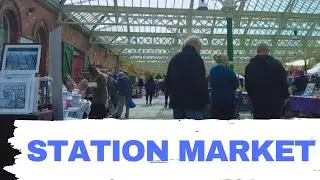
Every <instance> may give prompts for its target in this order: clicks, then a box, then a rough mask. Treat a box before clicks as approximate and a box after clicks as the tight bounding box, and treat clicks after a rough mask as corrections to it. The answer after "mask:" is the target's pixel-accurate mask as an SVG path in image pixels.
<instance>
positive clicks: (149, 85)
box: [145, 75, 156, 105]
mask: <svg viewBox="0 0 320 180" xmlns="http://www.w3.org/2000/svg"><path fill="white" fill-rule="evenodd" d="M145 89H146V104H147V105H148V102H149V104H150V105H151V104H152V97H153V95H154V93H155V90H156V83H155V81H154V79H153V76H152V75H149V76H148V79H147V81H146V84H145ZM148 100H149V101H148Z"/></svg>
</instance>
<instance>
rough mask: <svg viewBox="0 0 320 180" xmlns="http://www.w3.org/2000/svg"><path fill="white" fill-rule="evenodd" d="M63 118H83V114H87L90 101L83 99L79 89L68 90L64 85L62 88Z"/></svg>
mask: <svg viewBox="0 0 320 180" xmlns="http://www.w3.org/2000/svg"><path fill="white" fill-rule="evenodd" d="M62 102H63V119H64V120H69V119H70V118H72V119H79V120H80V119H83V117H84V114H85V113H86V114H87V115H89V113H90V107H91V102H90V101H88V100H85V99H83V96H82V95H81V92H80V90H79V89H72V91H71V92H70V90H69V91H68V89H67V88H66V87H63V88H62Z"/></svg>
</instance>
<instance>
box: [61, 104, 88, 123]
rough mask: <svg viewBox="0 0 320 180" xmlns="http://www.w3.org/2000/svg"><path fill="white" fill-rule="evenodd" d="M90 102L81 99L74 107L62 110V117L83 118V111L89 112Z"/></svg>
mask: <svg viewBox="0 0 320 180" xmlns="http://www.w3.org/2000/svg"><path fill="white" fill-rule="evenodd" d="M90 106H91V102H90V101H86V100H83V101H82V102H80V103H79V105H78V106H76V107H69V108H68V109H65V110H63V117H64V119H70V117H71V118H76V119H83V118H82V117H83V115H84V113H87V114H89V113H90Z"/></svg>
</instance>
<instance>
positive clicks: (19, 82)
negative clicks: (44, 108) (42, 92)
mask: <svg viewBox="0 0 320 180" xmlns="http://www.w3.org/2000/svg"><path fill="white" fill-rule="evenodd" d="M31 86H32V87H33V88H32V87H31ZM34 88H35V85H34V78H33V80H32V79H30V80H28V81H26V79H6V78H1V79H0V114H29V113H32V110H31V108H30V104H32V103H34V102H32V101H33V99H34V97H33V96H34V93H33V92H31V91H32V89H34ZM30 96H31V97H30Z"/></svg>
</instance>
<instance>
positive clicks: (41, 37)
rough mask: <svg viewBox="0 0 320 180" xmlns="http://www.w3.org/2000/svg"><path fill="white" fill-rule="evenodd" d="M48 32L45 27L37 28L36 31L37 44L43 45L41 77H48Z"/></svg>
mask: <svg viewBox="0 0 320 180" xmlns="http://www.w3.org/2000/svg"><path fill="white" fill-rule="evenodd" d="M47 34H48V33H47V31H46V28H44V27H43V26H37V25H36V29H35V31H34V39H35V41H36V42H37V43H40V44H41V45H42V48H41V49H42V53H41V60H40V68H39V69H40V76H42V77H43V76H46V75H47V46H48V38H47Z"/></svg>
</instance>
